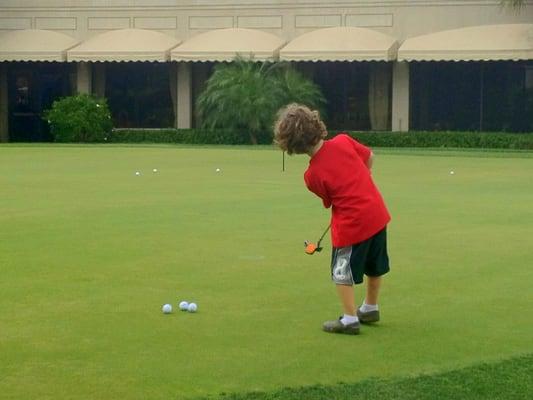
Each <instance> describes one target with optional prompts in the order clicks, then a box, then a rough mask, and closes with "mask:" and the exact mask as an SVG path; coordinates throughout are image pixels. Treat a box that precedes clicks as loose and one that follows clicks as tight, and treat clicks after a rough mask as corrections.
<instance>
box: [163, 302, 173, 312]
mask: <svg viewBox="0 0 533 400" xmlns="http://www.w3.org/2000/svg"><path fill="white" fill-rule="evenodd" d="M162 311H163V314H170V313H171V312H172V306H171V305H170V304H165V305H163V308H162Z"/></svg>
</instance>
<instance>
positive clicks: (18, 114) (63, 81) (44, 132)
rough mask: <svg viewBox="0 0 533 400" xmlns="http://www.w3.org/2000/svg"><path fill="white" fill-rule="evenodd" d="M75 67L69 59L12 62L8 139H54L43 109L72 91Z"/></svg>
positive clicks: (39, 140) (44, 140)
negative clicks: (41, 61) (53, 61)
mask: <svg viewBox="0 0 533 400" xmlns="http://www.w3.org/2000/svg"><path fill="white" fill-rule="evenodd" d="M74 82H75V70H74V68H73V66H72V65H70V64H67V63H33V62H24V63H11V64H10V65H9V66H8V109H9V111H8V112H9V117H8V118H9V140H10V141H11V142H48V141H52V139H53V138H52V136H51V135H50V129H49V127H48V124H47V122H46V121H45V120H43V112H44V111H45V110H47V109H49V108H50V107H51V106H52V103H53V102H54V101H55V100H57V99H59V98H61V97H64V96H68V95H71V94H72V93H73V87H74V85H73V83H74Z"/></svg>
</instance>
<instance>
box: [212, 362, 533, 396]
mask: <svg viewBox="0 0 533 400" xmlns="http://www.w3.org/2000/svg"><path fill="white" fill-rule="evenodd" d="M532 375H533V356H532V355H528V356H523V357H517V358H512V359H509V360H504V361H501V362H498V363H491V364H487V363H482V364H479V365H475V366H471V367H468V368H462V369H458V370H454V371H447V372H443V373H439V374H434V375H422V376H416V377H409V378H403V379H389V380H384V379H368V380H365V381H362V382H358V383H342V382H341V383H338V384H337V385H333V386H308V387H300V388H284V389H281V390H278V391H273V392H270V393H269V392H249V393H242V394H225V393H224V394H220V395H218V396H216V398H217V399H223V400H300V399H306V400H322V399H336V400H344V399H345V400H357V399H364V400H374V399H375V400H383V399H388V400H395V399H397V400H422V399H428V400H429V399H431V400H433V399H455V400H469V399H492V400H496V399H501V400H519V399H523V400H527V399H530V397H531V393H532V390H533V382H531V376H532ZM205 399H213V397H211V396H210V397H206V398H205Z"/></svg>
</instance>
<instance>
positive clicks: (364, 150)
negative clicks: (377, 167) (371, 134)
mask: <svg viewBox="0 0 533 400" xmlns="http://www.w3.org/2000/svg"><path fill="white" fill-rule="evenodd" d="M344 136H346V138H348V141H349V142H350V144H351V145H352V146H353V148H354V150H355V152H356V153H357V155H358V156H359V157H360V158H361V160H362V161H363V163H364V164H365V165H366V167H367V168H368V169H371V168H372V164H373V158H374V153H373V152H372V150H370V148H369V147H366V146H365V145H363V144H361V143H359V142H358V141H357V140H355V139H354V138H352V137H351V136H350V135H348V134H344Z"/></svg>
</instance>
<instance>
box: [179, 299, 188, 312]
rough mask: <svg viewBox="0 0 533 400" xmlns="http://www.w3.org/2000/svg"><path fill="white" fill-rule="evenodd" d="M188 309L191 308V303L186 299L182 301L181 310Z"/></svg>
mask: <svg viewBox="0 0 533 400" xmlns="http://www.w3.org/2000/svg"><path fill="white" fill-rule="evenodd" d="M188 309H189V303H187V302H186V301H182V302H181V303H180V310H181V311H187V310H188Z"/></svg>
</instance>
